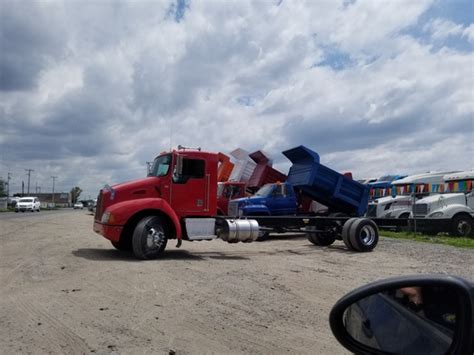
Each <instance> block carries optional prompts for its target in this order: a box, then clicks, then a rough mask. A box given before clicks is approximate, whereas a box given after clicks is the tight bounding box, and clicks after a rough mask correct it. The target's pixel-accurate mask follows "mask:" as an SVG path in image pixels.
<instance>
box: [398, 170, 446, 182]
mask: <svg viewBox="0 0 474 355" xmlns="http://www.w3.org/2000/svg"><path fill="white" fill-rule="evenodd" d="M450 173H454V171H441V172H439V171H438V172H431V173H423V174H415V175H409V176H407V177H405V178H403V179H400V180H395V181H394V182H393V183H392V185H410V184H441V183H442V182H443V178H444V176H445V175H446V174H450Z"/></svg>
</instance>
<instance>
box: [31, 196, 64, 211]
mask: <svg viewBox="0 0 474 355" xmlns="http://www.w3.org/2000/svg"><path fill="white" fill-rule="evenodd" d="M29 196H35V197H38V198H39V200H40V202H41V208H47V207H52V206H53V202H54V205H55V206H56V207H70V206H71V204H72V203H71V194H70V193H69V192H55V193H54V199H53V194H52V193H39V194H38V193H30V195H29Z"/></svg>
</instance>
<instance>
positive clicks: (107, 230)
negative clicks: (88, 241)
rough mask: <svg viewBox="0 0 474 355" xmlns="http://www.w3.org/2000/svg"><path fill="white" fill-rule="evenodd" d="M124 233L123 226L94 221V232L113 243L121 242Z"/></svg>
mask: <svg viewBox="0 0 474 355" xmlns="http://www.w3.org/2000/svg"><path fill="white" fill-rule="evenodd" d="M122 231H123V226H112V225H109V224H103V223H100V222H97V221H94V232H96V233H97V234H100V235H102V236H103V237H104V238H106V239H108V240H110V241H112V242H117V243H118V242H119V240H120V235H121V234H122Z"/></svg>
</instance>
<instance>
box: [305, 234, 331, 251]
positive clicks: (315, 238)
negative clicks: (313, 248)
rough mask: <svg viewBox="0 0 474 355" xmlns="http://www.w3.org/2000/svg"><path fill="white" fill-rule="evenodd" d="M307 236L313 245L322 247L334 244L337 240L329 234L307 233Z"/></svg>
mask: <svg viewBox="0 0 474 355" xmlns="http://www.w3.org/2000/svg"><path fill="white" fill-rule="evenodd" d="M306 235H307V237H308V240H309V241H310V242H311V243H313V244H314V245H317V246H320V247H327V246H328V245H331V244H332V243H334V241H335V240H336V237H335V236H334V235H331V234H328V233H321V232H307V233H306Z"/></svg>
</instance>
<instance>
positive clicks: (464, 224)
mask: <svg viewBox="0 0 474 355" xmlns="http://www.w3.org/2000/svg"><path fill="white" fill-rule="evenodd" d="M473 224H474V223H473V221H472V218H471V217H470V216H468V215H463V214H460V215H457V216H454V218H453V220H452V222H451V233H452V234H453V235H455V236H456V237H467V236H469V235H473V229H474V226H473Z"/></svg>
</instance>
